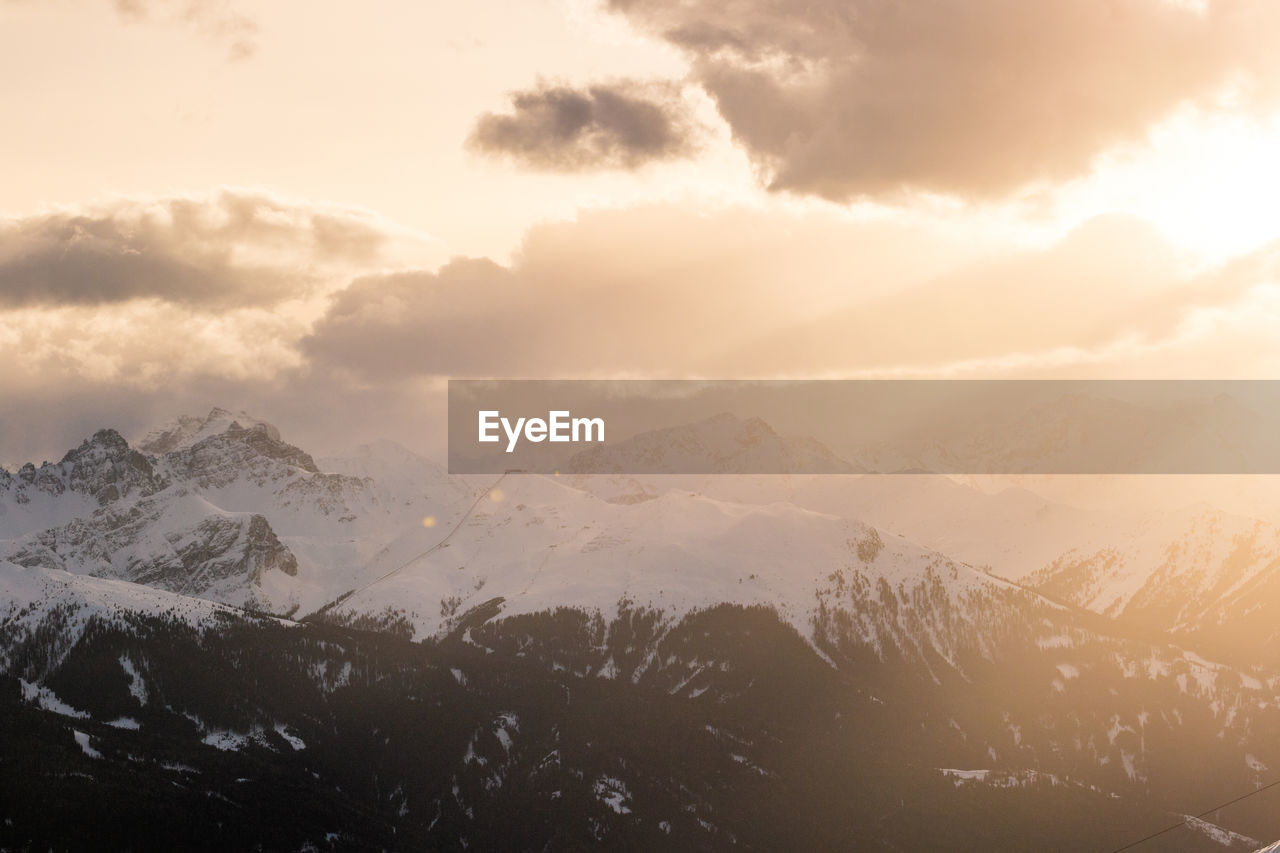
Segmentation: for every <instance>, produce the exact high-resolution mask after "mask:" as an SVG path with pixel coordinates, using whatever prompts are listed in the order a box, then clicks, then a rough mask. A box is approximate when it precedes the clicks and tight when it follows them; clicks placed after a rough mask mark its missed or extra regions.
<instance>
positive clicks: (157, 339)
mask: <svg viewBox="0 0 1280 853" xmlns="http://www.w3.org/2000/svg"><path fill="white" fill-rule="evenodd" d="M236 198H240V197H239V196H237V197H236ZM169 207H170V206H169V205H168V204H167V203H165V204H157V206H156V207H155V210H157V211H167V210H169ZM179 208H181V205H179ZM197 209H198V210H200V211H201V213H200V215H199V216H196V215H194V214H192V216H191V222H190V224H187V225H182V224H179V223H182V222H187V221H188V219H187V218H185V217H183V216H181V215H175V216H174V217H173V218H174V220H175V222H174V223H173V224H166V225H165V227H164V228H160V229H159V232H160V233H162V234H165V235H167V236H166V240H167V241H168V243H171V244H174V245H178V244H182V245H189V246H192V247H194V249H193V251H194V252H195V254H197V255H199V254H201V253H206V254H214V252H213V249H212V248H211V246H212V245H214V244H219V243H220V241H221V243H223V244H225V245H224V248H226V247H230V248H226V252H227V255H228V256H230V257H232V258H233V259H235V263H233V264H232V266H233V267H235V268H238V266H237V265H239V264H240V263H241V260H242V259H243V258H242V256H243V257H249V256H253V257H255V258H259V259H261V258H267V259H268V260H271V264H272V266H273V268H274V267H283V266H284V264H283V263H281V262H280V261H279V259H275V258H274V256H275V255H277V254H278V255H281V256H284V255H289V254H291V253H295V252H296V253H299V255H300V256H301V257H305V258H311V259H314V258H315V257H318V256H319V253H320V251H321V250H320V249H319V248H318V245H319V243H320V242H323V243H325V244H326V245H329V244H330V242H332V243H333V245H331V246H330V251H334V252H339V253H341V252H342V251H346V250H347V249H349V248H350V246H351V245H352V241H349V240H345V239H343V240H337V241H329V240H326V239H322V238H321V237H319V236H318V235H317V233H316V232H317V229H315V228H314V227H313V226H312V225H310V223H311V222H312V219H313V218H314V216H315V215H316V210H317V209H316V208H312V207H309V206H305V205H297V206H288V205H284V204H283V203H279V202H274V203H270V204H266V205H265V206H263V207H260V208H259V207H257V206H255V205H254V204H250V203H247V202H246V203H245V204H244V205H243V206H240V205H236V204H229V208H228V205H224V204H222V203H221V202H219V203H217V204H211V205H204V206H199V207H198V208H197ZM235 210H244V211H249V210H255V211H258V212H255V213H253V214H252V215H250V214H249V213H248V212H244V213H242V214H241V215H236V214H235V213H234V211H235ZM154 215H155V217H156V218H157V219H158V220H160V221H162V222H165V221H167V220H166V219H165V216H161V215H160V214H159V213H156V214H154ZM167 215H169V214H166V216H167ZM121 218H126V217H123V215H121ZM135 218H136V215H135ZM335 218H336V219H338V220H339V221H342V217H341V216H335ZM152 227H158V226H154V225H153V226H152ZM321 230H322V229H321ZM357 231H358V229H357ZM175 234H178V235H188V236H186V237H182V238H179V237H177V236H174V235H175ZM361 243H362V241H360V240H355V241H354V244H355V246H356V248H355V249H353V250H352V251H353V252H354V254H353V255H351V256H347V255H341V260H340V261H334V262H333V263H334V266H333V267H332V268H331V271H336V270H339V269H343V270H345V269H361V268H364V269H365V270H366V271H365V272H364V273H363V274H359V275H356V276H355V277H354V278H353V279H352V278H344V279H343V280H344V281H345V282H349V283H348V284H347V285H346V286H344V287H342V288H341V289H339V290H336V291H334V292H332V293H331V294H330V295H327V296H326V295H325V293H327V292H328V291H322V292H321V293H319V294H316V295H315V296H314V297H313V298H311V299H309V300H306V301H305V303H303V302H302V301H299V300H294V301H290V302H286V303H281V304H278V305H277V304H258V303H254V304H245V303H244V300H243V299H237V300H226V301H223V302H212V303H209V302H180V301H175V300H173V299H163V298H147V299H132V298H131V299H128V300H124V301H113V302H91V301H86V300H81V301H63V302H58V303H56V304H47V303H41V304H38V305H27V306H25V307H8V308H4V309H2V310H0V363H3V364H5V365H6V370H4V371H2V372H0V394H2V395H3V396H4V399H5V401H6V407H5V412H6V413H4V414H0V459H3V460H5V461H7V462H21V461H24V460H25V459H27V458H31V457H32V456H34V457H35V458H36V459H37V461H38V460H39V458H41V454H44V455H45V458H55V457H56V456H57V455H60V454H61V453H62V452H63V451H65V450H66V448H67V447H69V446H73V445H74V444H75V443H77V442H78V441H79V440H80V438H83V437H84V435H87V434H89V433H91V432H92V430H93V429H94V428H96V427H98V426H104V425H109V426H117V427H119V428H121V429H126V430H132V429H134V428H136V427H142V426H145V425H147V424H149V423H151V422H155V421H159V420H164V419H167V418H169V417H171V416H172V415H173V414H175V413H178V412H184V411H190V412H201V411H207V409H208V408H209V407H210V406H211V405H214V404H217V405H223V406H225V407H227V408H245V409H247V410H249V411H252V412H256V413H258V414H260V415H261V416H264V417H267V418H269V419H273V420H277V421H278V422H279V424H278V425H279V426H281V427H282V428H283V429H285V431H286V435H288V436H290V437H291V438H294V439H296V440H297V441H299V442H301V443H302V444H303V445H304V446H306V447H308V448H314V449H317V450H319V451H324V450H325V449H326V448H333V447H340V446H343V445H348V444H351V443H354V442H356V441H360V440H368V439H371V438H374V437H377V436H379V435H382V436H389V437H393V438H396V439H398V440H400V441H402V442H405V443H407V444H409V445H411V446H415V447H424V446H427V445H431V444H432V443H433V442H437V443H438V442H439V440H440V438H441V435H442V434H441V433H440V432H439V430H438V427H439V423H440V420H441V417H442V415H441V413H442V412H443V397H442V393H441V389H442V385H443V383H442V382H441V379H442V378H443V377H448V376H458V377H476V376H493V377H511V378H521V377H583V378H590V377H608V376H631V377H681V376H702V377H709V378H744V377H760V378H770V377H779V376H793V377H823V376H865V375H902V376H950V375H957V376H964V377H981V376H1007V375H1025V376H1041V377H1044V376H1064V377H1070V376H1126V375H1127V376H1166V375H1168V376H1174V377H1181V378H1189V377H1202V378H1224V377H1233V376H1249V377H1256V376H1267V375H1274V372H1275V370H1276V369H1277V366H1278V365H1280V345H1277V342H1276V341H1275V335H1274V334H1273V330H1274V328H1275V324H1276V322H1278V320H1277V317H1280V289H1278V288H1277V285H1276V284H1275V282H1277V281H1280V243H1278V244H1276V245H1275V246H1273V247H1270V248H1269V249H1267V250H1263V251H1260V252H1258V253H1255V254H1254V255H1251V256H1249V257H1246V258H1241V259H1239V260H1237V261H1235V262H1232V263H1231V264H1228V265H1226V266H1224V267H1222V268H1220V269H1216V270H1212V271H1209V272H1206V273H1202V274H1193V273H1191V272H1189V271H1188V268H1187V267H1185V266H1184V265H1183V264H1182V259H1181V258H1180V256H1179V254H1178V252H1177V251H1176V249H1174V248H1172V247H1170V246H1169V245H1168V244H1167V243H1166V242H1164V241H1163V240H1161V239H1160V238H1159V237H1158V236H1157V235H1156V234H1155V233H1154V232H1152V230H1151V229H1150V228H1149V227H1147V226H1145V225H1144V224H1143V223H1141V222H1140V221H1137V220H1134V219H1131V218H1126V217H1119V216H1113V217H1104V218H1100V219H1096V220H1093V221H1090V222H1087V223H1085V224H1084V225H1082V226H1081V227H1080V228H1078V229H1077V230H1076V231H1075V232H1073V233H1071V234H1069V235H1067V236H1066V237H1065V238H1064V239H1062V240H1061V241H1060V242H1058V243H1057V244H1055V245H1052V246H1049V247H1047V248H1044V249H1035V250H1024V251H1020V252H1010V251H1008V250H1007V249H1005V250H993V249H992V247H990V246H988V247H987V248H985V249H983V248H982V247H974V246H972V245H970V244H969V242H968V241H966V240H965V239H964V238H963V236H960V237H952V236H946V237H944V236H940V235H938V234H936V233H933V232H932V231H931V230H930V229H929V228H928V227H926V226H924V225H921V224H919V223H918V222H914V221H897V220H894V221H879V222H872V221H862V222H853V221H851V219H850V217H848V216H845V215H842V214H840V213H839V212H838V211H834V210H832V209H830V208H828V207H825V206H824V207H820V208H818V209H815V210H811V211H806V212H804V213H798V212H789V213H784V212H780V211H762V210H754V209H749V208H726V209H721V210H716V211H706V210H703V209H699V208H695V207H689V206H681V205H674V204H669V205H655V206H652V207H648V208H633V209H628V210H619V211H597V212H593V213H584V214H582V215H581V216H580V217H579V219H578V220H577V221H574V222H566V223H560V224H555V225H545V226H541V227H539V228H536V229H534V230H533V231H531V232H530V233H529V234H528V235H527V238H526V240H525V242H524V243H523V245H522V247H521V249H520V251H519V252H518V253H517V254H516V256H515V257H514V259H513V261H512V262H511V263H510V264H507V265H503V264H498V263H495V262H494V261H492V260H488V259H483V258H475V259H458V260H455V261H453V262H451V263H449V264H447V265H445V266H444V267H442V268H441V269H439V270H437V271H434V272H432V271H423V270H419V271H409V272H398V273H383V272H369V271H368V270H370V269H373V267H366V266H365V263H366V262H365V261H362V260H360V258H363V257H366V251H367V248H368V247H361ZM300 247H301V248H300ZM376 257H377V256H375V260H376ZM313 262H314V260H311V261H307V263H306V264H304V266H307V265H310V264H311V263H313ZM262 263H266V261H265V260H263V261H262ZM801 291H802V292H801ZM798 294H799V295H798ZM300 306H301V307H300ZM304 309H305V310H304ZM436 446H437V449H438V444H437V445H436Z"/></svg>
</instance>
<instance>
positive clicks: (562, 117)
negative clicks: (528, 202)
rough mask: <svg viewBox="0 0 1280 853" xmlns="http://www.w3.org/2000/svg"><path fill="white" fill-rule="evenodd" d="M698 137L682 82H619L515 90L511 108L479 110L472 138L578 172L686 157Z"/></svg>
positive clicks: (494, 149) (529, 160) (497, 151)
mask: <svg viewBox="0 0 1280 853" xmlns="http://www.w3.org/2000/svg"><path fill="white" fill-rule="evenodd" d="M695 137H696V125H695V122H694V121H693V119H692V117H691V115H690V113H689V110H688V108H687V107H686V106H685V104H684V103H683V102H682V101H681V100H680V93H679V90H678V89H677V88H675V87H674V86H670V85H666V84H642V83H638V82H634V81H620V82H613V83H598V84H595V85H592V86H588V87H587V88H585V89H576V88H573V87H570V86H563V85H548V84H543V85H540V86H538V87H536V88H534V89H528V90H525V91H521V92H515V93H513V94H512V95H511V112H510V113H486V114H485V115H482V116H481V117H480V118H479V119H478V120H477V121H476V125H475V128H474V130H473V131H472V133H471V137H470V138H469V139H468V141H467V144H468V146H469V147H470V148H471V149H472V150H474V151H479V152H481V153H484V154H493V155H501V156H507V157H510V158H512V159H513V160H516V161H517V162H519V163H521V164H523V165H525V166H529V167H532V168H535V169H546V170H553V171H566V172H573V171H585V170H590V169H636V168H639V167H640V166H643V165H645V164H647V163H651V162H654V161H658V160H670V159H675V158H679V157H684V156H688V155H689V154H691V153H692V152H693V151H694V149H695V147H696V141H695Z"/></svg>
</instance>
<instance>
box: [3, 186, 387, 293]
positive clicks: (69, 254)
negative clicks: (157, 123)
mask: <svg viewBox="0 0 1280 853" xmlns="http://www.w3.org/2000/svg"><path fill="white" fill-rule="evenodd" d="M387 239H388V237H387V235H386V234H385V233H384V232H383V231H381V230H379V224H378V223H376V222H373V221H369V220H365V219H362V218H361V217H360V216H359V215H358V214H356V213H351V212H343V211H330V210H325V209H320V208H313V207H308V206H306V205H297V204H291V203H288V202H283V201H280V200H278V199H275V198H273V197H271V196H268V195H265V194H258V193H251V192H240V191H224V192H221V193H218V194H217V195H215V196H213V197H209V198H170V199H161V200H157V201H133V200H124V201H119V202H115V203H113V204H109V205H103V206H99V207H96V208H89V209H84V210H73V211H63V212H56V213H49V214H45V215H40V216H31V217H25V218H20V219H13V220H8V221H0V307H9V308H14V307H23V306H37V305H38V306H57V305H105V304H110V303H120V302H127V301H130V300H136V299H157V300H161V301H165V302H171V303H176V304H181V305H187V306H205V307H207V308H210V309H213V308H217V309H220V310H225V309H227V308H230V307H234V306H265V305H272V304H276V303H279V302H281V301H283V300H286V299H290V298H295V297H299V296H305V295H307V294H308V293H310V292H312V291H313V290H314V289H315V288H316V286H317V282H318V276H319V274H320V272H321V271H322V268H323V267H325V266H335V265H336V266H340V265H342V264H368V263H370V262H372V261H373V260H375V259H376V258H377V257H378V254H379V252H380V251H381V248H382V246H383V244H384V243H385V242H386V240H387Z"/></svg>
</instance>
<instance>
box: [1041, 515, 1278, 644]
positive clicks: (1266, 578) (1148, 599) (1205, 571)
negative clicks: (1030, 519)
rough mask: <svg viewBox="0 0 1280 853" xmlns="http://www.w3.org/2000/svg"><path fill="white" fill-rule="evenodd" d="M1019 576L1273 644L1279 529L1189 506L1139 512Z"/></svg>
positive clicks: (1067, 598) (1073, 596) (1163, 625)
mask: <svg viewBox="0 0 1280 853" xmlns="http://www.w3.org/2000/svg"><path fill="white" fill-rule="evenodd" d="M1028 582H1029V583H1030V584H1032V585H1034V586H1035V587H1036V588H1037V589H1039V590H1041V591H1042V592H1044V593H1045V594H1046V595H1048V596H1050V597H1052V598H1055V599H1058V600H1061V601H1064V602H1068V603H1071V604H1074V605H1077V606H1080V607H1085V608H1088V609H1090V610H1093V611H1095V612H1097V613H1102V614H1105V615H1107V616H1111V617H1115V618H1119V619H1123V620H1127V621H1131V622H1136V623H1140V624H1142V625H1144V626H1147V627H1152V628H1157V629H1160V630H1168V631H1176V632H1179V633H1182V634H1188V635H1201V636H1204V637H1205V638H1207V639H1210V640H1213V641H1214V642H1216V643H1218V644H1219V645H1221V646H1234V647H1236V648H1244V649H1253V650H1257V651H1259V652H1261V653H1265V654H1271V653H1272V652H1268V651H1267V650H1268V649H1272V650H1274V649H1275V648H1276V647H1277V646H1280V634H1278V632H1277V631H1276V630H1275V628H1274V625H1275V604H1276V602H1280V527H1277V526H1276V525H1274V524H1269V523H1267V522H1264V521H1260V520H1258V519H1253V518H1247V517H1243V516H1235V515H1230V514H1227V513H1224V512H1222V511H1219V510H1213V509H1207V508H1203V507H1200V508H1191V509H1187V510H1184V511H1181V512H1177V513H1168V514H1161V515H1159V516H1154V517H1152V518H1149V519H1147V520H1146V521H1145V522H1143V523H1142V524H1140V525H1137V526H1136V527H1135V528H1133V529H1131V530H1129V531H1127V535H1126V536H1125V537H1124V538H1121V539H1118V540H1117V541H1116V542H1114V543H1113V544H1111V545H1109V546H1107V547H1104V548H1099V549H1090V548H1078V549H1073V550H1071V551H1068V552H1067V553H1065V554H1064V555H1063V556H1062V557H1060V558H1059V559H1058V560H1055V561H1054V562H1053V563H1051V564H1050V565H1048V566H1046V567H1045V568H1044V569H1042V570H1041V571H1039V572H1037V573H1036V574H1035V575H1033V576H1032V577H1031V578H1029V579H1028Z"/></svg>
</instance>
